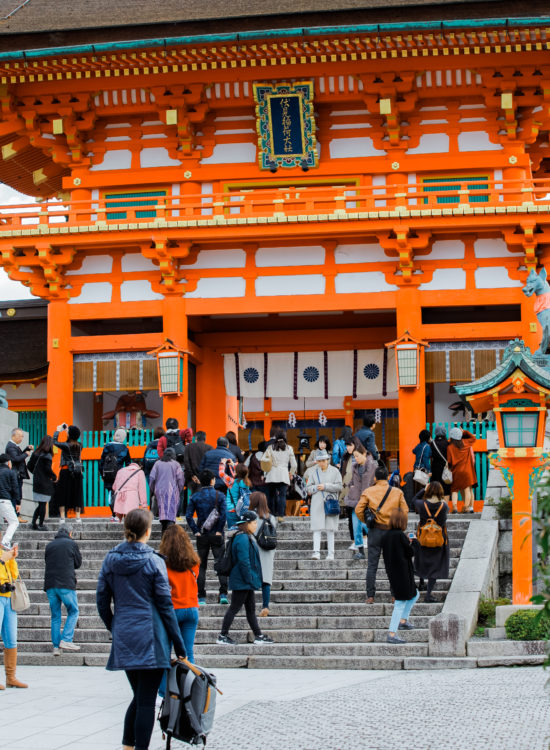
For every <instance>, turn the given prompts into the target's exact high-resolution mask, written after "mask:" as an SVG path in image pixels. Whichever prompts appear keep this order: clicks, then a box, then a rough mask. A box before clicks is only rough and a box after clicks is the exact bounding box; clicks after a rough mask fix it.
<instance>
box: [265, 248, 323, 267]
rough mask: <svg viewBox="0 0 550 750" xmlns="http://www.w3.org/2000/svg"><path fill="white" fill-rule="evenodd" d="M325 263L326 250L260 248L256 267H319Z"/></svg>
mask: <svg viewBox="0 0 550 750" xmlns="http://www.w3.org/2000/svg"><path fill="white" fill-rule="evenodd" d="M324 262H325V248H324V247H320V246H313V247H303V246H297V247H260V248H258V250H257V251H256V266H257V267H258V268H266V267H269V266H317V265H321V264H322V263H324Z"/></svg>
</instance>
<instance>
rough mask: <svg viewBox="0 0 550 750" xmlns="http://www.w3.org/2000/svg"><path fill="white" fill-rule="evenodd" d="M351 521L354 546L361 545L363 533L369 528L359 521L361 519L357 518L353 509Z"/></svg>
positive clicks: (366, 532)
mask: <svg viewBox="0 0 550 750" xmlns="http://www.w3.org/2000/svg"><path fill="white" fill-rule="evenodd" d="M351 522H352V524H353V541H354V543H355V546H356V547H362V546H363V533H365V534H368V533H369V530H368V528H367V526H365V524H364V523H361V521H360V520H359V519H358V518H357V513H356V512H355V511H353V512H352V514H351Z"/></svg>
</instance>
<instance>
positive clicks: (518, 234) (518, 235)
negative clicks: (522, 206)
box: [502, 220, 550, 271]
mask: <svg viewBox="0 0 550 750" xmlns="http://www.w3.org/2000/svg"><path fill="white" fill-rule="evenodd" d="M502 234H503V237H504V239H505V241H506V244H507V245H508V247H521V248H523V252H524V256H523V264H524V265H525V266H526V267H527V270H528V271H530V270H531V269H536V267H537V248H538V246H539V245H543V244H550V228H548V229H545V228H542V227H540V226H538V225H537V223H536V222H534V221H528V220H526V221H522V222H520V223H519V225H518V226H517V227H515V228H512V227H509V228H507V229H503V231H502Z"/></svg>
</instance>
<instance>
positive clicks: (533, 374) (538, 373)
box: [455, 339, 550, 396]
mask: <svg viewBox="0 0 550 750" xmlns="http://www.w3.org/2000/svg"><path fill="white" fill-rule="evenodd" d="M537 359H538V358H535V357H533V355H532V354H531V352H530V350H529V349H528V348H527V347H526V346H525V343H524V342H523V341H521V340H519V339H515V340H514V341H511V342H510V344H509V345H508V346H507V348H506V349H505V350H504V354H503V355H502V361H501V362H500V364H498V365H497V366H496V367H495V369H494V370H491V372H488V373H487V375H484V376H483V377H482V378H479V379H478V380H475V381H474V382H472V383H467V384H465V385H456V386H455V389H456V392H457V393H458V394H459V395H460V396H473V395H475V394H478V393H483V392H484V391H488V390H491V389H492V388H495V387H496V386H497V385H498V384H499V383H502V381H503V380H506V378H508V377H510V375H512V373H513V372H515V370H518V369H519V370H521V371H522V372H523V373H525V375H527V376H528V377H529V378H531V379H532V380H534V381H535V382H536V383H537V384H538V385H541V386H542V387H543V388H548V389H550V371H549V370H547V369H546V368H545V367H542V366H541V365H539V364H538V363H537V361H536V360H537Z"/></svg>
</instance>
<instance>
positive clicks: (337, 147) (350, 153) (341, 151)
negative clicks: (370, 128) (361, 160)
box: [329, 136, 386, 159]
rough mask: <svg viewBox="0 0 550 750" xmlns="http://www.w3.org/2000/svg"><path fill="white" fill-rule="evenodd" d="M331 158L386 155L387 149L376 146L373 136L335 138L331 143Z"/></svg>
mask: <svg viewBox="0 0 550 750" xmlns="http://www.w3.org/2000/svg"><path fill="white" fill-rule="evenodd" d="M329 151H330V157H331V159H353V158H357V157H363V156H384V155H385V154H386V151H383V150H382V149H378V148H376V147H375V146H374V143H373V142H372V138H369V137H368V136H364V137H362V138H333V139H332V140H331V141H330V143H329Z"/></svg>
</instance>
